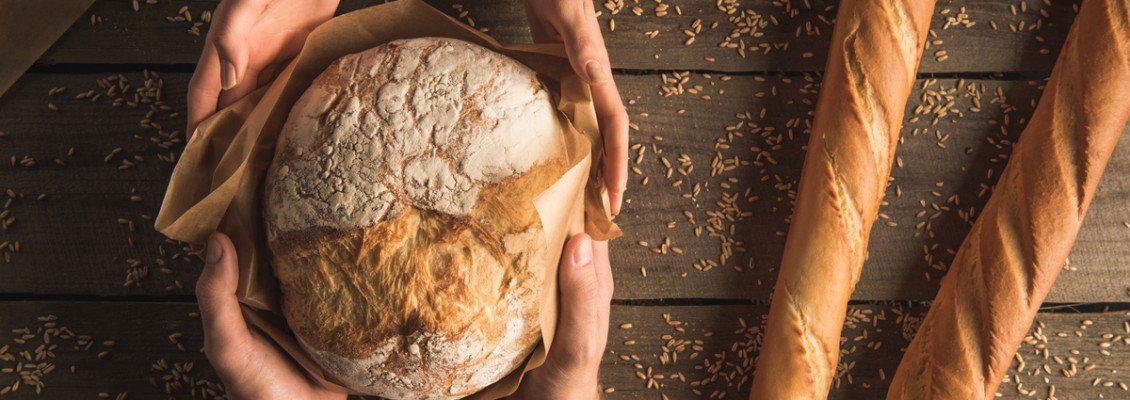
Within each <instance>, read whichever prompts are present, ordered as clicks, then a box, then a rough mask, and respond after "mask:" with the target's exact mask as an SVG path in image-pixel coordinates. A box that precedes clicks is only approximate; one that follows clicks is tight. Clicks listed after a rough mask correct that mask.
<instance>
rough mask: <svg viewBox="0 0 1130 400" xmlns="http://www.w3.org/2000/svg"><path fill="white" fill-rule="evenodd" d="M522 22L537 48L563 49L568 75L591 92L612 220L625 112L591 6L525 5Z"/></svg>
mask: <svg viewBox="0 0 1130 400" xmlns="http://www.w3.org/2000/svg"><path fill="white" fill-rule="evenodd" d="M525 3H526V19H527V20H528V22H529V24H530V34H531V35H532V36H533V39H534V42H536V43H562V42H563V43H565V52H566V53H567V54H568V55H569V63H570V64H572V66H573V71H575V72H576V73H577V75H580V77H581V78H582V79H584V80H585V82H588V84H589V86H590V87H591V88H592V101H593V106H595V108H596V118H597V122H598V123H599V124H600V133H601V136H602V137H603V138H604V171H603V172H604V183H605V185H606V186H607V187H608V200H609V204H610V208H611V211H612V215H616V214H619V213H620V203H622V202H623V199H624V190H625V189H626V188H627V185H628V112H627V110H625V109H624V104H623V103H622V102H621V100H620V92H619V91H617V90H616V82H615V81H613V80H612V67H611V63H610V62H609V60H608V50H606V49H605V47H604V37H603V36H601V33H600V25H599V24H598V23H597V20H596V10H594V9H593V3H592V0H525Z"/></svg>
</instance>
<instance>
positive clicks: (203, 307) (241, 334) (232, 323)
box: [196, 232, 251, 360]
mask: <svg viewBox="0 0 1130 400" xmlns="http://www.w3.org/2000/svg"><path fill="white" fill-rule="evenodd" d="M237 259H238V257H237V256H236V253H235V247H234V246H232V243H231V239H228V237H227V235H224V234H222V233H218V232H217V233H214V234H212V236H211V237H210V238H208V251H207V255H206V256H205V260H204V261H205V266H204V272H202V273H201V274H200V279H199V280H198V281H196V301H197V302H198V303H199V306H200V319H201V321H202V322H203V324H204V339H205V344H204V348H205V352H207V353H209V354H208V356H209V358H210V359H213V360H216V359H215V358H213V355H221V354H227V353H230V352H226V351H224V349H229V348H246V344H247V343H250V340H251V332H250V331H249V330H248V329H247V323H246V322H245V321H244V320H243V313H242V312H241V311H240V308H239V300H238V299H237V298H236V295H235V291H236V287H237V286H238V284H239V267H238V266H237V265H236V260H237Z"/></svg>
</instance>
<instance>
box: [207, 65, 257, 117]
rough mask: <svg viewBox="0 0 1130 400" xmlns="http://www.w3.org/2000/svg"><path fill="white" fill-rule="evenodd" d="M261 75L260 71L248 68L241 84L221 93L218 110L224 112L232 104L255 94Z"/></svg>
mask: <svg viewBox="0 0 1130 400" xmlns="http://www.w3.org/2000/svg"><path fill="white" fill-rule="evenodd" d="M259 75H260V73H259V70H258V69H255V68H248V69H247V70H246V72H244V73H243V78H242V80H241V81H240V82H239V84H237V85H235V87H233V88H230V89H227V90H224V91H223V92H221V93H220V98H219V101H218V102H217V103H216V109H217V110H222V109H223V108H224V107H227V106H230V105H231V104H232V103H235V102H236V101H238V100H239V99H242V98H243V97H244V96H247V95H248V94H251V92H254V91H255V89H258V88H259Z"/></svg>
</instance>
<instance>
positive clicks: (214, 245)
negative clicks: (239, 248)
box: [204, 234, 224, 264]
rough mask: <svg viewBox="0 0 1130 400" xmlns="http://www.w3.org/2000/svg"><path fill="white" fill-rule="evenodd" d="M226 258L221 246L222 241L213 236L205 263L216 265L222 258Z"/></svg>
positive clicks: (210, 238) (209, 239)
mask: <svg viewBox="0 0 1130 400" xmlns="http://www.w3.org/2000/svg"><path fill="white" fill-rule="evenodd" d="M223 256H224V248H223V247H222V245H221V244H220V239H219V238H218V237H216V235H215V234H212V236H210V237H209V238H208V254H207V255H206V256H205V257H204V261H205V262H207V263H208V264H215V263H218V262H220V258H221V257H223Z"/></svg>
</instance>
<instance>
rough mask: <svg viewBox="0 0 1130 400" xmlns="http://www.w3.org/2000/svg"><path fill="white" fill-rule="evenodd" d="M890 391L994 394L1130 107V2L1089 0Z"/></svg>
mask: <svg viewBox="0 0 1130 400" xmlns="http://www.w3.org/2000/svg"><path fill="white" fill-rule="evenodd" d="M1041 97H1042V98H1041V99H1040V104H1039V106H1038V107H1037V108H1036V111H1035V113H1034V114H1033V116H1032V118H1031V120H1030V122H1029V123H1028V126H1027V127H1026V128H1025V129H1024V131H1023V133H1021V135H1020V140H1019V142H1018V143H1017V145H1016V148H1015V149H1014V150H1013V152H1012V155H1011V156H1010V157H1009V162H1008V165H1007V166H1006V167H1005V169H1004V173H1003V174H1002V175H1001V178H1000V181H999V182H998V183H997V185H996V188H995V189H994V192H993V195H992V197H990V199H989V202H988V204H987V205H986V206H985V208H984V210H983V211H982V212H981V216H980V217H979V218H978V219H977V222H976V223H974V224H973V228H972V230H971V231H970V232H969V234H968V236H966V237H965V241H964V242H963V243H962V245H961V247H960V248H959V249H958V251H957V254H956V256H955V258H954V261H953V265H952V266H951V267H950V269H949V272H948V273H947V274H946V276H945V278H944V279H943V280H942V284H941V288H940V289H939V291H938V295H937V297H936V298H935V299H934V303H933V305H932V306H931V307H930V311H929V313H927V314H926V319H925V320H924V321H923V323H922V325H921V328H919V330H918V333H917V335H916V336H915V337H914V340H913V341H911V343H910V347H909V348H908V349H907V350H906V355H905V356H904V357H903V359H902V363H901V364H900V365H899V368H898V371H897V372H896V373H895V376H894V379H893V380H892V381H891V387H890V389H889V391H888V393H887V399H888V400H900V399H962V400H965V399H992V398H994V395H995V393H996V390H997V387H998V386H999V385H1000V383H1001V380H1002V379H1003V378H1004V374H1005V370H1006V369H1007V368H1008V366H1009V364H1010V362H1011V361H1012V358H1013V355H1014V354H1016V349H1017V347H1018V346H1019V345H1020V342H1021V340H1023V338H1024V335H1025V334H1026V333H1027V332H1028V329H1029V327H1030V326H1031V324H1032V319H1033V318H1034V317H1035V316H1036V312H1037V311H1038V309H1039V307H1040V304H1041V302H1043V300H1044V296H1045V295H1047V293H1048V291H1049V290H1050V289H1051V287H1052V283H1053V282H1055V279H1056V277H1057V276H1058V275H1059V272H1060V271H1061V270H1063V266H1064V261H1065V260H1066V259H1067V256H1068V253H1069V252H1070V250H1071V246H1072V244H1073V243H1074V242H1075V235H1076V234H1077V233H1078V232H1079V227H1080V226H1081V225H1082V223H1083V216H1084V215H1085V214H1086V212H1087V206H1088V205H1089V204H1090V202H1091V199H1092V198H1093V197H1094V194H1095V189H1096V187H1097V186H1098V184H1099V178H1100V177H1101V176H1102V173H1103V168H1104V167H1105V166H1106V164H1107V160H1108V159H1109V158H1110V155H1111V152H1112V151H1113V150H1114V146H1115V143H1116V142H1117V141H1118V137H1119V136H1120V135H1121V133H1122V131H1123V128H1124V126H1125V125H1126V121H1127V118H1128V117H1130V3H1128V2H1127V1H1126V0H1085V1H1084V2H1083V5H1082V9H1081V10H1080V12H1079V15H1078V16H1077V17H1076V18H1075V23H1074V24H1073V26H1072V27H1071V32H1070V33H1069V34H1068V36H1067V40H1066V42H1065V43H1064V45H1063V51H1062V52H1061V53H1060V55H1059V60H1058V61H1057V62H1056V65H1055V68H1054V69H1053V70H1052V75H1051V79H1050V80H1049V81H1048V83H1047V86H1046V88H1045V89H1044V93H1043V95H1042V96H1041Z"/></svg>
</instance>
